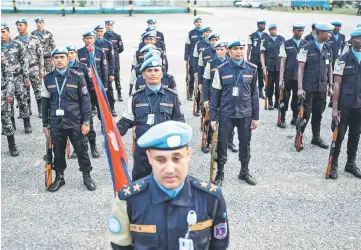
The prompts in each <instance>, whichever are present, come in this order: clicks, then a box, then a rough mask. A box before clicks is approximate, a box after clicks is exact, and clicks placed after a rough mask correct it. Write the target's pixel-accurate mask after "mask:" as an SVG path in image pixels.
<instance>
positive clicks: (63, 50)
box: [51, 48, 68, 56]
mask: <svg viewBox="0 0 361 250" xmlns="http://www.w3.org/2000/svg"><path fill="white" fill-rule="evenodd" d="M59 54H65V55H67V54H68V50H67V49H66V48H56V49H54V50H53V51H52V52H51V56H55V55H59Z"/></svg>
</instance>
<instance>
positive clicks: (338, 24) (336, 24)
mask: <svg viewBox="0 0 361 250" xmlns="http://www.w3.org/2000/svg"><path fill="white" fill-rule="evenodd" d="M331 24H332V25H333V26H342V23H341V21H340V20H335V21H332V23H331Z"/></svg>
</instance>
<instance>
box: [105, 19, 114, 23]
mask: <svg viewBox="0 0 361 250" xmlns="http://www.w3.org/2000/svg"><path fill="white" fill-rule="evenodd" d="M105 23H106V24H109V23H110V24H114V23H115V22H114V20H111V19H109V20H105Z"/></svg>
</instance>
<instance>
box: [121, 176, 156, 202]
mask: <svg viewBox="0 0 361 250" xmlns="http://www.w3.org/2000/svg"><path fill="white" fill-rule="evenodd" d="M149 178H150V177H149V176H148V177H145V178H143V179H140V180H138V181H135V182H133V183H131V184H130V185H129V186H128V187H125V188H123V189H121V190H120V191H119V192H118V197H119V199H120V200H126V199H129V197H132V196H133V195H136V194H140V193H141V192H143V191H144V190H145V189H146V188H147V186H148V179H149Z"/></svg>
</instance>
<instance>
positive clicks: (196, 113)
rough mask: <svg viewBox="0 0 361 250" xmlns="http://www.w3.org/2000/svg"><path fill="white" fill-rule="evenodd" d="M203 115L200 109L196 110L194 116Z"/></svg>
mask: <svg viewBox="0 0 361 250" xmlns="http://www.w3.org/2000/svg"><path fill="white" fill-rule="evenodd" d="M200 115H201V112H200V111H199V109H197V110H196V112H195V113H194V116H197V117H198V116H200Z"/></svg>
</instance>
